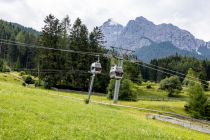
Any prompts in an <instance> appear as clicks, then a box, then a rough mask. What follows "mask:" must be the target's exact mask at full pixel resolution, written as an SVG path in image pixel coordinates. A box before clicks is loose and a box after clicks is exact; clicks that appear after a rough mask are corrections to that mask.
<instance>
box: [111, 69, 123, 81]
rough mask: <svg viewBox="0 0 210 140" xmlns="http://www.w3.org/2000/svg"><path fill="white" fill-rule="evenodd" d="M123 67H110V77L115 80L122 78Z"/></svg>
mask: <svg viewBox="0 0 210 140" xmlns="http://www.w3.org/2000/svg"><path fill="white" fill-rule="evenodd" d="M123 74H124V72H123V68H122V67H119V66H117V65H115V66H113V67H111V70H110V78H111V79H116V80H120V79H122V78H123Z"/></svg>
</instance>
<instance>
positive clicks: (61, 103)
mask: <svg viewBox="0 0 210 140" xmlns="http://www.w3.org/2000/svg"><path fill="white" fill-rule="evenodd" d="M158 92H159V91H158ZM60 95H63V96H60ZM64 96H67V97H68V96H69V97H76V98H80V99H85V98H86V95H84V94H78V93H65V92H58V91H51V90H45V89H36V88H34V87H23V86H22V82H21V78H20V77H19V76H18V73H10V74H0V140H7V139H14V140H24V139H38V140H42V139H43V140H44V139H63V140H66V139H68V140H70V139H77V140H80V139H81V140H84V139H87V140H93V139H102V140H105V139H114V140H117V139H120V140H135V139H136V140H143V139H145V140H153V139H155V140H156V139H160V140H169V139H170V140H208V139H210V136H209V135H207V134H203V133H199V132H196V131H193V130H189V129H186V128H184V127H180V126H177V125H172V124H169V123H164V122H160V121H157V120H152V119H147V117H146V116H147V114H148V112H141V111H137V110H133V109H124V108H118V107H109V106H103V105H96V104H89V105H86V104H84V102H83V101H76V100H73V99H71V98H66V97H64ZM145 96H146V95H145ZM92 100H95V101H103V102H111V101H110V100H108V99H107V98H106V97H105V96H92ZM119 104H124V105H132V106H137V107H145V108H151V109H158V110H165V111H171V112H176V113H180V114H184V115H187V114H186V113H185V112H184V110H183V109H184V107H183V105H184V104H185V101H161V102H160V101H137V102H125V101H120V102H119Z"/></svg>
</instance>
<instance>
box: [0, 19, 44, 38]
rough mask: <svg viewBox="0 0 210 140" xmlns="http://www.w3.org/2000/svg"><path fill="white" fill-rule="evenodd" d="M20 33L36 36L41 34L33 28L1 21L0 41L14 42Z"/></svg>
mask: <svg viewBox="0 0 210 140" xmlns="http://www.w3.org/2000/svg"><path fill="white" fill-rule="evenodd" d="M20 32H25V33H31V34H33V35H34V36H39V35H40V34H41V32H38V31H36V30H34V29H33V28H29V27H24V26H22V25H20V24H18V23H12V22H7V21H4V20H0V39H11V40H14V38H15V36H16V35H17V34H18V33H20Z"/></svg>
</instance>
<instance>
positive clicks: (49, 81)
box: [44, 76, 54, 89]
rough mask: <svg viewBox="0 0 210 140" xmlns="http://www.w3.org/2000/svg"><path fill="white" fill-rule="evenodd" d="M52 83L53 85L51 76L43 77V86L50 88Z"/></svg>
mask: <svg viewBox="0 0 210 140" xmlns="http://www.w3.org/2000/svg"><path fill="white" fill-rule="evenodd" d="M53 85H54V80H53V79H52V78H51V77H49V76H47V77H45V78H44V88H46V89H51V87H53Z"/></svg>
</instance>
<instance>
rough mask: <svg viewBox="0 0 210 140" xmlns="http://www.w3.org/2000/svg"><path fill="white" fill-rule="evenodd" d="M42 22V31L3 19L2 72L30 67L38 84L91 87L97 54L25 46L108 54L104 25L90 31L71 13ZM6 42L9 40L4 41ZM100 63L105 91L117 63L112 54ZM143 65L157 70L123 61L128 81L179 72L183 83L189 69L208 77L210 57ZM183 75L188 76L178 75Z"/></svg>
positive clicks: (101, 87) (98, 86) (177, 58)
mask: <svg viewBox="0 0 210 140" xmlns="http://www.w3.org/2000/svg"><path fill="white" fill-rule="evenodd" d="M44 23H45V26H44V27H43V28H42V31H41V32H38V31H35V30H33V29H31V28H26V27H23V26H21V25H19V24H15V23H9V22H6V21H3V20H1V21H0V39H1V42H0V59H1V60H0V65H1V66H0V70H1V71H9V70H16V71H26V72H27V73H30V74H32V75H34V76H39V78H40V80H41V82H40V83H39V84H41V83H42V82H43V85H44V86H45V87H46V88H51V87H57V88H68V89H75V90H87V89H88V86H89V79H90V75H91V74H90V73H89V72H88V71H89V70H90V65H91V63H93V62H95V61H97V57H95V56H90V55H85V54H83V55H81V54H74V53H68V52H61V51H54V50H44V49H37V48H30V47H28V46H27V45H29V44H31V45H38V46H44V47H49V48H55V49H66V50H75V51H83V52H94V53H107V52H108V50H107V48H105V47H104V46H103V43H104V39H103V34H102V32H101V30H100V28H99V27H95V28H94V29H93V31H91V32H89V31H88V29H87V26H86V25H85V24H83V23H82V21H81V19H80V18H77V19H76V20H75V21H74V22H73V23H72V22H71V20H70V18H69V16H66V17H64V18H63V19H62V20H59V19H57V18H56V17H55V16H53V15H51V14H50V15H48V16H47V17H46V18H45V19H44ZM5 40H9V41H10V42H7V43H5ZM14 42H18V43H23V44H27V45H26V46H25V47H24V46H22V44H21V45H18V44H15V43H14ZM140 61H141V60H140ZM100 62H101V64H102V67H103V69H102V74H101V75H99V76H97V78H96V81H95V83H96V84H95V87H94V90H95V91H97V92H101V93H106V89H107V87H108V84H109V80H110V79H109V71H110V67H111V65H113V64H114V61H113V59H110V58H108V57H100ZM140 63H141V64H144V65H148V66H150V67H152V68H155V69H150V68H148V67H144V66H142V65H138V64H134V63H131V62H129V61H125V64H124V71H125V78H126V79H129V80H131V81H132V82H134V83H141V81H152V82H159V81H161V80H162V79H164V78H166V77H170V76H172V75H173V74H174V75H178V76H180V80H181V81H183V80H184V78H185V74H187V71H188V70H189V68H192V69H193V70H194V71H195V72H197V73H199V79H201V80H202V81H204V80H205V81H206V80H210V61H208V60H198V59H195V58H192V57H185V56H180V55H178V54H177V55H175V56H170V57H166V58H162V59H153V60H151V62H150V63H148V64H146V63H143V62H140ZM162 68H165V69H162ZM167 69H169V70H171V71H169V73H170V74H167V73H164V72H165V71H166V72H167ZM162 71H164V72H162ZM177 72H179V73H177ZM180 73H181V74H184V75H180ZM205 84H208V83H207V82H206V83H205ZM206 88H207V87H206Z"/></svg>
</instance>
